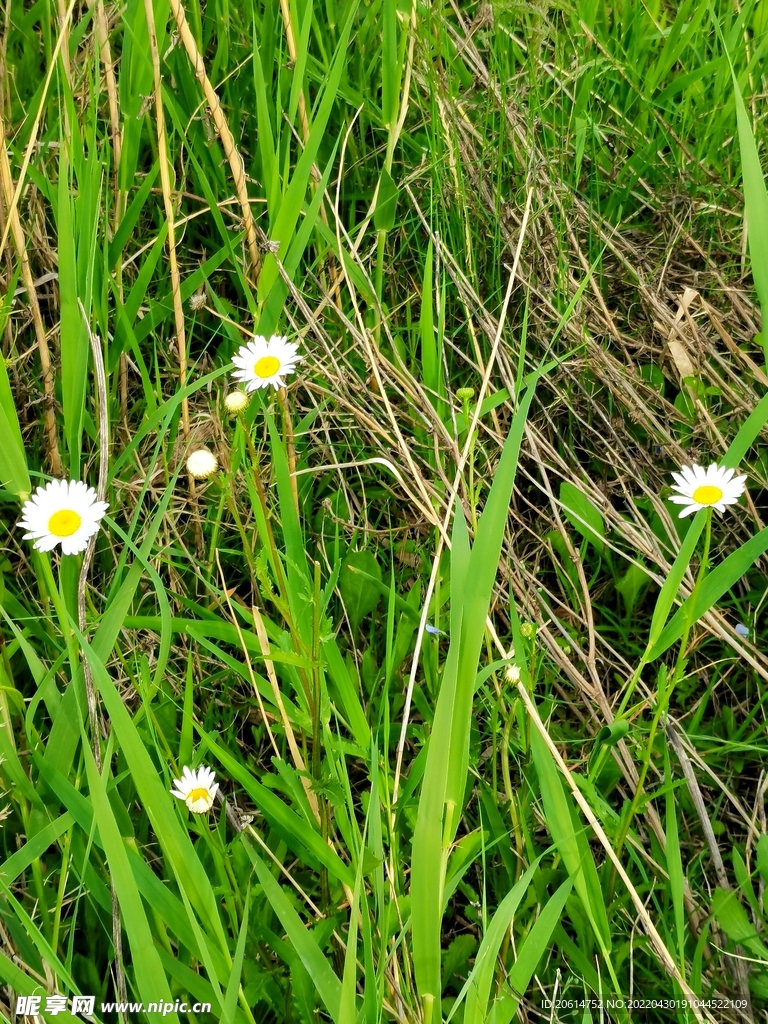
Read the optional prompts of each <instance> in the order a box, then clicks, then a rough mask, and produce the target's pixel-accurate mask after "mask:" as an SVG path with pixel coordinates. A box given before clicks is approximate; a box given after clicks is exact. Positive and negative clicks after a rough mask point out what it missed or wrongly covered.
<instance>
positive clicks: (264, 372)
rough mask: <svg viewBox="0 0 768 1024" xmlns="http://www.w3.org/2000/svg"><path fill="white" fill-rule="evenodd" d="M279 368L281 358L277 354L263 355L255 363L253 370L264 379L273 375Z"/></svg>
mask: <svg viewBox="0 0 768 1024" xmlns="http://www.w3.org/2000/svg"><path fill="white" fill-rule="evenodd" d="M279 369H280V360H279V359H278V358H277V356H262V357H261V359H259V360H258V361H257V362H256V364H255V365H254V367H253V372H254V373H255V374H256V376H257V377H261V379H262V380H264V379H265V378H267V377H273V376H274V375H275V374H276V373H277V371H278V370H279Z"/></svg>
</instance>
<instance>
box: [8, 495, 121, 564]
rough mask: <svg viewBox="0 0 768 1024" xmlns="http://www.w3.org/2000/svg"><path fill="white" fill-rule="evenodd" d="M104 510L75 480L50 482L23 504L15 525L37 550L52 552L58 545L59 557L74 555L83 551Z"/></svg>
mask: <svg viewBox="0 0 768 1024" xmlns="http://www.w3.org/2000/svg"><path fill="white" fill-rule="evenodd" d="M108 508H109V505H108V504H107V503H106V501H97V494H96V491H94V489H93V488H92V487H89V486H88V485H87V484H84V483H82V482H81V481H79V480H51V482H50V483H48V484H46V485H45V487H38V488H37V490H36V491H35V493H34V494H33V495H32V497H31V498H30V499H29V501H25V502H24V504H23V505H22V506H21V520H20V521H19V523H18V524H17V525H18V526H21V527H22V528H23V529H25V530H26V531H27V532H26V533H25V534H24V540H34V542H35V543H34V545H33V547H34V548H36V549H37V550H38V551H52V550H53V549H54V548H55V547H56V545H57V544H61V550H62V553H63V554H65V555H77V554H79V553H80V552H81V551H85V549H86V547H87V546H88V541H89V540H90V539H91V537H92V536H93V535H94V533H96V532H97V531H98V529H99V523H100V522H101V519H102V516H103V515H104V513H105V512H106V511H107V509H108Z"/></svg>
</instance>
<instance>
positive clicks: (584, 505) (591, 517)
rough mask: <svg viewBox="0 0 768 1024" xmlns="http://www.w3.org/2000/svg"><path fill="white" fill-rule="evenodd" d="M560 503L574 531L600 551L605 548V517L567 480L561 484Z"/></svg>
mask: <svg viewBox="0 0 768 1024" xmlns="http://www.w3.org/2000/svg"><path fill="white" fill-rule="evenodd" d="M560 501H561V502H562V503H563V514H564V515H565V518H566V519H567V520H568V522H569V523H570V524H571V526H572V527H573V528H574V530H576V531H577V533H580V534H581V535H582V537H584V538H586V540H588V541H589V542H590V543H591V544H593V545H594V546H595V547H596V548H597V550H598V551H603V549H604V548H605V523H604V522H603V517H602V516H601V515H600V513H599V512H598V510H597V509H596V508H595V506H594V505H593V504H592V502H591V501H590V500H589V498H588V497H587V496H586V494H584V493H583V492H582V491H580V490H579V489H578V487H574V485H573V484H571V483H569V482H568V481H567V480H563V482H562V483H561V484H560Z"/></svg>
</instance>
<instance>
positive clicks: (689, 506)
mask: <svg viewBox="0 0 768 1024" xmlns="http://www.w3.org/2000/svg"><path fill="white" fill-rule="evenodd" d="M735 472H736V470H735V469H726V468H725V466H718V465H717V463H716V462H713V463H712V464H711V466H710V467H709V468H708V469H704V467H703V466H697V465H695V464H694V465H693V466H683V468H682V469H681V470H680V472H679V473H673V474H672V476H673V477H674V478H675V484H676V490H677V491H678V492H679V493H678V494H673V495H672V497H671V498H670V499H669V500H670V501H673V502H674V503H675V504H676V505H685V508H684V509H683V511H682V512H681V513H680V515H679V517H678V518H680V519H682V518H683V516H689V515H691V513H692V512H698V511H699V509H701V508H714V509H716V510H717V511H718V512H725V506H726V505H733V504H734V503H735V502H736V501H738V499H739V497H740V496H741V495H742V494H743V493H744V481H745V480H746V479H747V478H746V476H734V475H733V474H734V473H735Z"/></svg>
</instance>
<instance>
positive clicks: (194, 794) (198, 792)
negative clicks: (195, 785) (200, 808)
mask: <svg viewBox="0 0 768 1024" xmlns="http://www.w3.org/2000/svg"><path fill="white" fill-rule="evenodd" d="M210 798H211V794H210V793H209V792H208V790H207V789H205V788H202V787H201V788H200V789H191V790H190V791H189V796H188V797H187V803H192V804H193V803H194V802H195V801H196V800H210Z"/></svg>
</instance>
